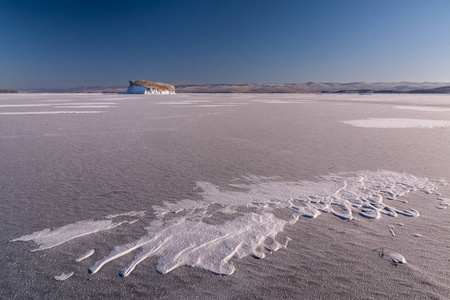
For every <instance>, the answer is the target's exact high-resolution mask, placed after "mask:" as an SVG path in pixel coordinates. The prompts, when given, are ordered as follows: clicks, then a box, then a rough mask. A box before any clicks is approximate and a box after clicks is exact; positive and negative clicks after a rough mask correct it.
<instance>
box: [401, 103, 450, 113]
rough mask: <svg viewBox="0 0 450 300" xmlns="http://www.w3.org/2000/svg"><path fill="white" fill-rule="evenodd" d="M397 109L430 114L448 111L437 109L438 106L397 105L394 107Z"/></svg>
mask: <svg viewBox="0 0 450 300" xmlns="http://www.w3.org/2000/svg"><path fill="white" fill-rule="evenodd" d="M395 108H397V109H410V110H417V111H430V112H445V111H450V108H449V107H438V106H406V105H399V106H395Z"/></svg>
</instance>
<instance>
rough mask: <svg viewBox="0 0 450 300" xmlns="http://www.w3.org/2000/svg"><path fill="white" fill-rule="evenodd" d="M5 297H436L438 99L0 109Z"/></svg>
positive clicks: (249, 97) (258, 97) (104, 99)
mask: <svg viewBox="0 0 450 300" xmlns="http://www.w3.org/2000/svg"><path fill="white" fill-rule="evenodd" d="M0 147H1V152H0V155H1V160H0V170H1V171H0V176H1V177H0V178H1V182H0V205H1V210H0V225H1V226H0V232H1V235H0V236H1V242H2V251H1V254H0V259H1V264H2V266H3V269H4V271H6V272H3V276H2V277H3V278H2V282H1V287H2V288H1V289H0V298H1V299H24V298H46V299H85V298H116V299H119V298H145V299H160V298H161V299H194V298H197V299H198V298H200V299H211V298H215V299H253V298H262V299H272V298H278V299H299V298H301V299H318V298H329V299H338V298H340V299H342V298H348V299H352V298H365V299H375V298H398V299H414V298H416V299H425V298H427V299H446V298H447V297H448V295H449V294H450V271H449V266H450V260H449V247H450V236H449V235H448V232H449V230H450V225H449V224H450V223H449V220H450V218H449V212H450V210H449V209H447V207H448V206H449V203H450V187H449V186H448V184H447V183H448V182H449V181H450V167H449V166H450V156H449V155H448V151H449V150H448V149H449V148H450V95H341V94H323V95H314V94H178V95H160V96H156V95H154V96H149V95H115V94H111V95H108V94H105V95H96V94H87V95H83V94H19V95H0Z"/></svg>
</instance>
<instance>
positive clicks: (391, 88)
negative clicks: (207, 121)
mask: <svg viewBox="0 0 450 300" xmlns="http://www.w3.org/2000/svg"><path fill="white" fill-rule="evenodd" d="M448 85H449V83H443V82H420V83H419V82H389V83H386V82H377V83H366V82H349V83H334V82H325V83H322V82H307V83H282V84H276V83H266V84H256V83H248V84H204V85H178V86H176V89H177V93H322V92H329V93H335V92H341V93H347V92H353V93H359V92H366V93H367V92H384V93H402V92H411V91H415V90H423V91H425V90H428V89H438V88H442V87H443V86H448Z"/></svg>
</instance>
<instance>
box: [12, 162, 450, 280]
mask: <svg viewBox="0 0 450 300" xmlns="http://www.w3.org/2000/svg"><path fill="white" fill-rule="evenodd" d="M438 182H439V183H441V184H442V183H443V181H442V180H439V181H431V180H428V179H427V178H418V177H415V176H412V175H409V174H407V173H398V172H392V171H386V170H380V171H359V172H349V173H338V174H330V175H326V176H321V177H319V178H318V180H317V181H295V182H285V181H277V180H276V179H274V178H273V177H258V176H244V177H243V178H241V179H235V180H233V182H232V183H231V184H230V188H231V187H232V188H233V189H237V190H238V191H236V190H226V189H225V190H224V189H219V187H217V186H215V185H214V184H212V183H209V182H198V183H197V189H198V190H199V192H198V193H199V195H200V196H201V198H202V200H190V199H183V200H180V201H178V202H165V203H164V204H163V205H154V206H153V211H154V216H155V217H156V218H157V219H156V220H154V221H152V223H151V224H150V226H148V227H146V228H145V230H146V231H147V234H145V235H144V236H142V237H141V238H139V239H137V240H135V241H133V242H131V243H128V244H125V245H120V246H116V247H115V248H114V249H113V250H112V251H111V252H109V253H108V254H107V255H105V256H104V257H103V258H101V259H99V260H97V261H96V262H95V263H94V264H93V265H92V267H91V268H90V269H89V272H90V273H92V274H94V273H97V272H98V271H100V269H101V268H102V267H103V266H104V265H105V264H107V263H108V262H110V261H113V260H115V259H117V258H119V257H122V256H124V255H127V254H129V253H131V252H135V251H138V250H139V251H138V253H137V254H135V256H134V258H133V259H132V260H131V261H130V262H129V264H128V265H127V266H125V268H124V269H123V270H122V271H121V273H120V274H121V276H128V275H129V274H130V273H131V272H132V271H133V270H134V269H135V268H136V266H137V265H138V264H139V263H140V262H142V261H143V260H145V259H146V258H148V257H151V256H157V257H159V260H158V264H157V270H158V271H159V272H161V273H167V272H170V271H172V270H173V269H175V268H177V267H179V266H184V265H187V266H192V267H199V268H203V269H206V270H209V271H211V272H213V273H217V274H224V275H230V274H232V273H233V272H234V271H235V267H234V265H233V263H232V261H231V260H232V259H233V258H236V259H239V258H243V257H246V256H253V257H256V258H264V257H265V255H266V253H267V252H273V251H277V250H279V249H281V248H284V247H286V246H287V241H288V239H287V240H285V241H284V243H280V242H279V241H277V239H276V238H277V235H278V234H279V233H280V232H282V231H283V230H284V227H285V226H286V225H290V224H294V223H295V222H296V221H297V220H298V219H299V217H300V216H304V217H307V218H316V217H317V216H319V215H320V214H321V213H331V214H332V215H334V216H337V217H339V218H341V219H345V220H352V219H354V218H355V216H354V214H355V213H357V214H358V215H360V216H362V217H365V218H370V219H379V218H381V217H382V215H386V216H390V217H396V216H398V215H403V216H408V217H416V216H418V215H419V212H418V211H417V210H415V209H412V208H411V209H407V210H400V209H397V208H395V207H394V206H391V205H387V204H385V203H384V202H383V200H384V196H385V195H389V197H390V199H397V198H399V197H402V196H404V195H405V194H406V193H409V192H413V191H416V190H419V191H422V192H424V193H427V194H431V193H432V192H433V191H434V190H435V189H436V188H437V185H436V184H437V183H438ZM440 199H443V198H440ZM441 201H444V200H441ZM279 209H283V210H286V209H287V210H288V211H290V215H289V216H288V217H286V218H281V217H276V215H275V212H276V211H277V210H279ZM225 215H228V216H229V217H227V218H225V219H223V221H222V222H218V223H214V224H210V223H209V222H208V220H209V219H210V218H213V217H217V216H219V220H220V216H222V217H223V216H225ZM117 217H128V218H130V217H133V218H143V217H145V212H143V211H139V212H136V211H132V212H128V213H121V214H116V215H109V216H106V217H105V219H104V220H97V221H92V220H89V221H80V222H77V223H74V224H69V225H66V226H63V227H60V228H57V229H54V230H52V231H51V230H49V229H45V230H42V231H39V232H35V233H33V234H31V235H26V236H23V237H20V238H17V239H15V240H13V241H31V240H33V241H35V242H36V243H37V244H39V245H40V247H39V248H38V249H36V250H44V249H48V248H51V247H55V246H57V245H60V244H62V243H65V242H67V241H69V240H72V239H75V238H79V237H81V236H84V235H88V234H91V233H95V232H100V231H105V230H109V229H111V228H114V227H116V226H119V225H121V224H123V223H128V224H133V223H134V221H135V220H136V219H135V220H132V221H125V222H118V223H114V222H113V221H112V220H111V219H114V218H117ZM393 229H394V226H393V225H391V226H389V231H390V233H391V235H392V236H395V233H394V231H393ZM92 254H93V250H89V251H87V252H86V253H85V254H83V255H81V256H80V257H79V258H77V261H79V260H82V259H84V258H86V257H88V256H90V255H92ZM391 259H392V261H393V262H395V263H405V262H406V261H405V260H404V258H403V257H402V256H400V255H399V254H392V255H391Z"/></svg>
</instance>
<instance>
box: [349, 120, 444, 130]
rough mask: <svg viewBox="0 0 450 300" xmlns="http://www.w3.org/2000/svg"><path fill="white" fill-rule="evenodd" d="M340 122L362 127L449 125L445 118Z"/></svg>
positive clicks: (441, 126)
mask: <svg viewBox="0 0 450 300" xmlns="http://www.w3.org/2000/svg"><path fill="white" fill-rule="evenodd" d="M342 123H345V124H348V125H352V126H355V127H363V128H445V127H448V126H450V121H447V120H424V119H389V118H370V119H363V120H350V121H342Z"/></svg>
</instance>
